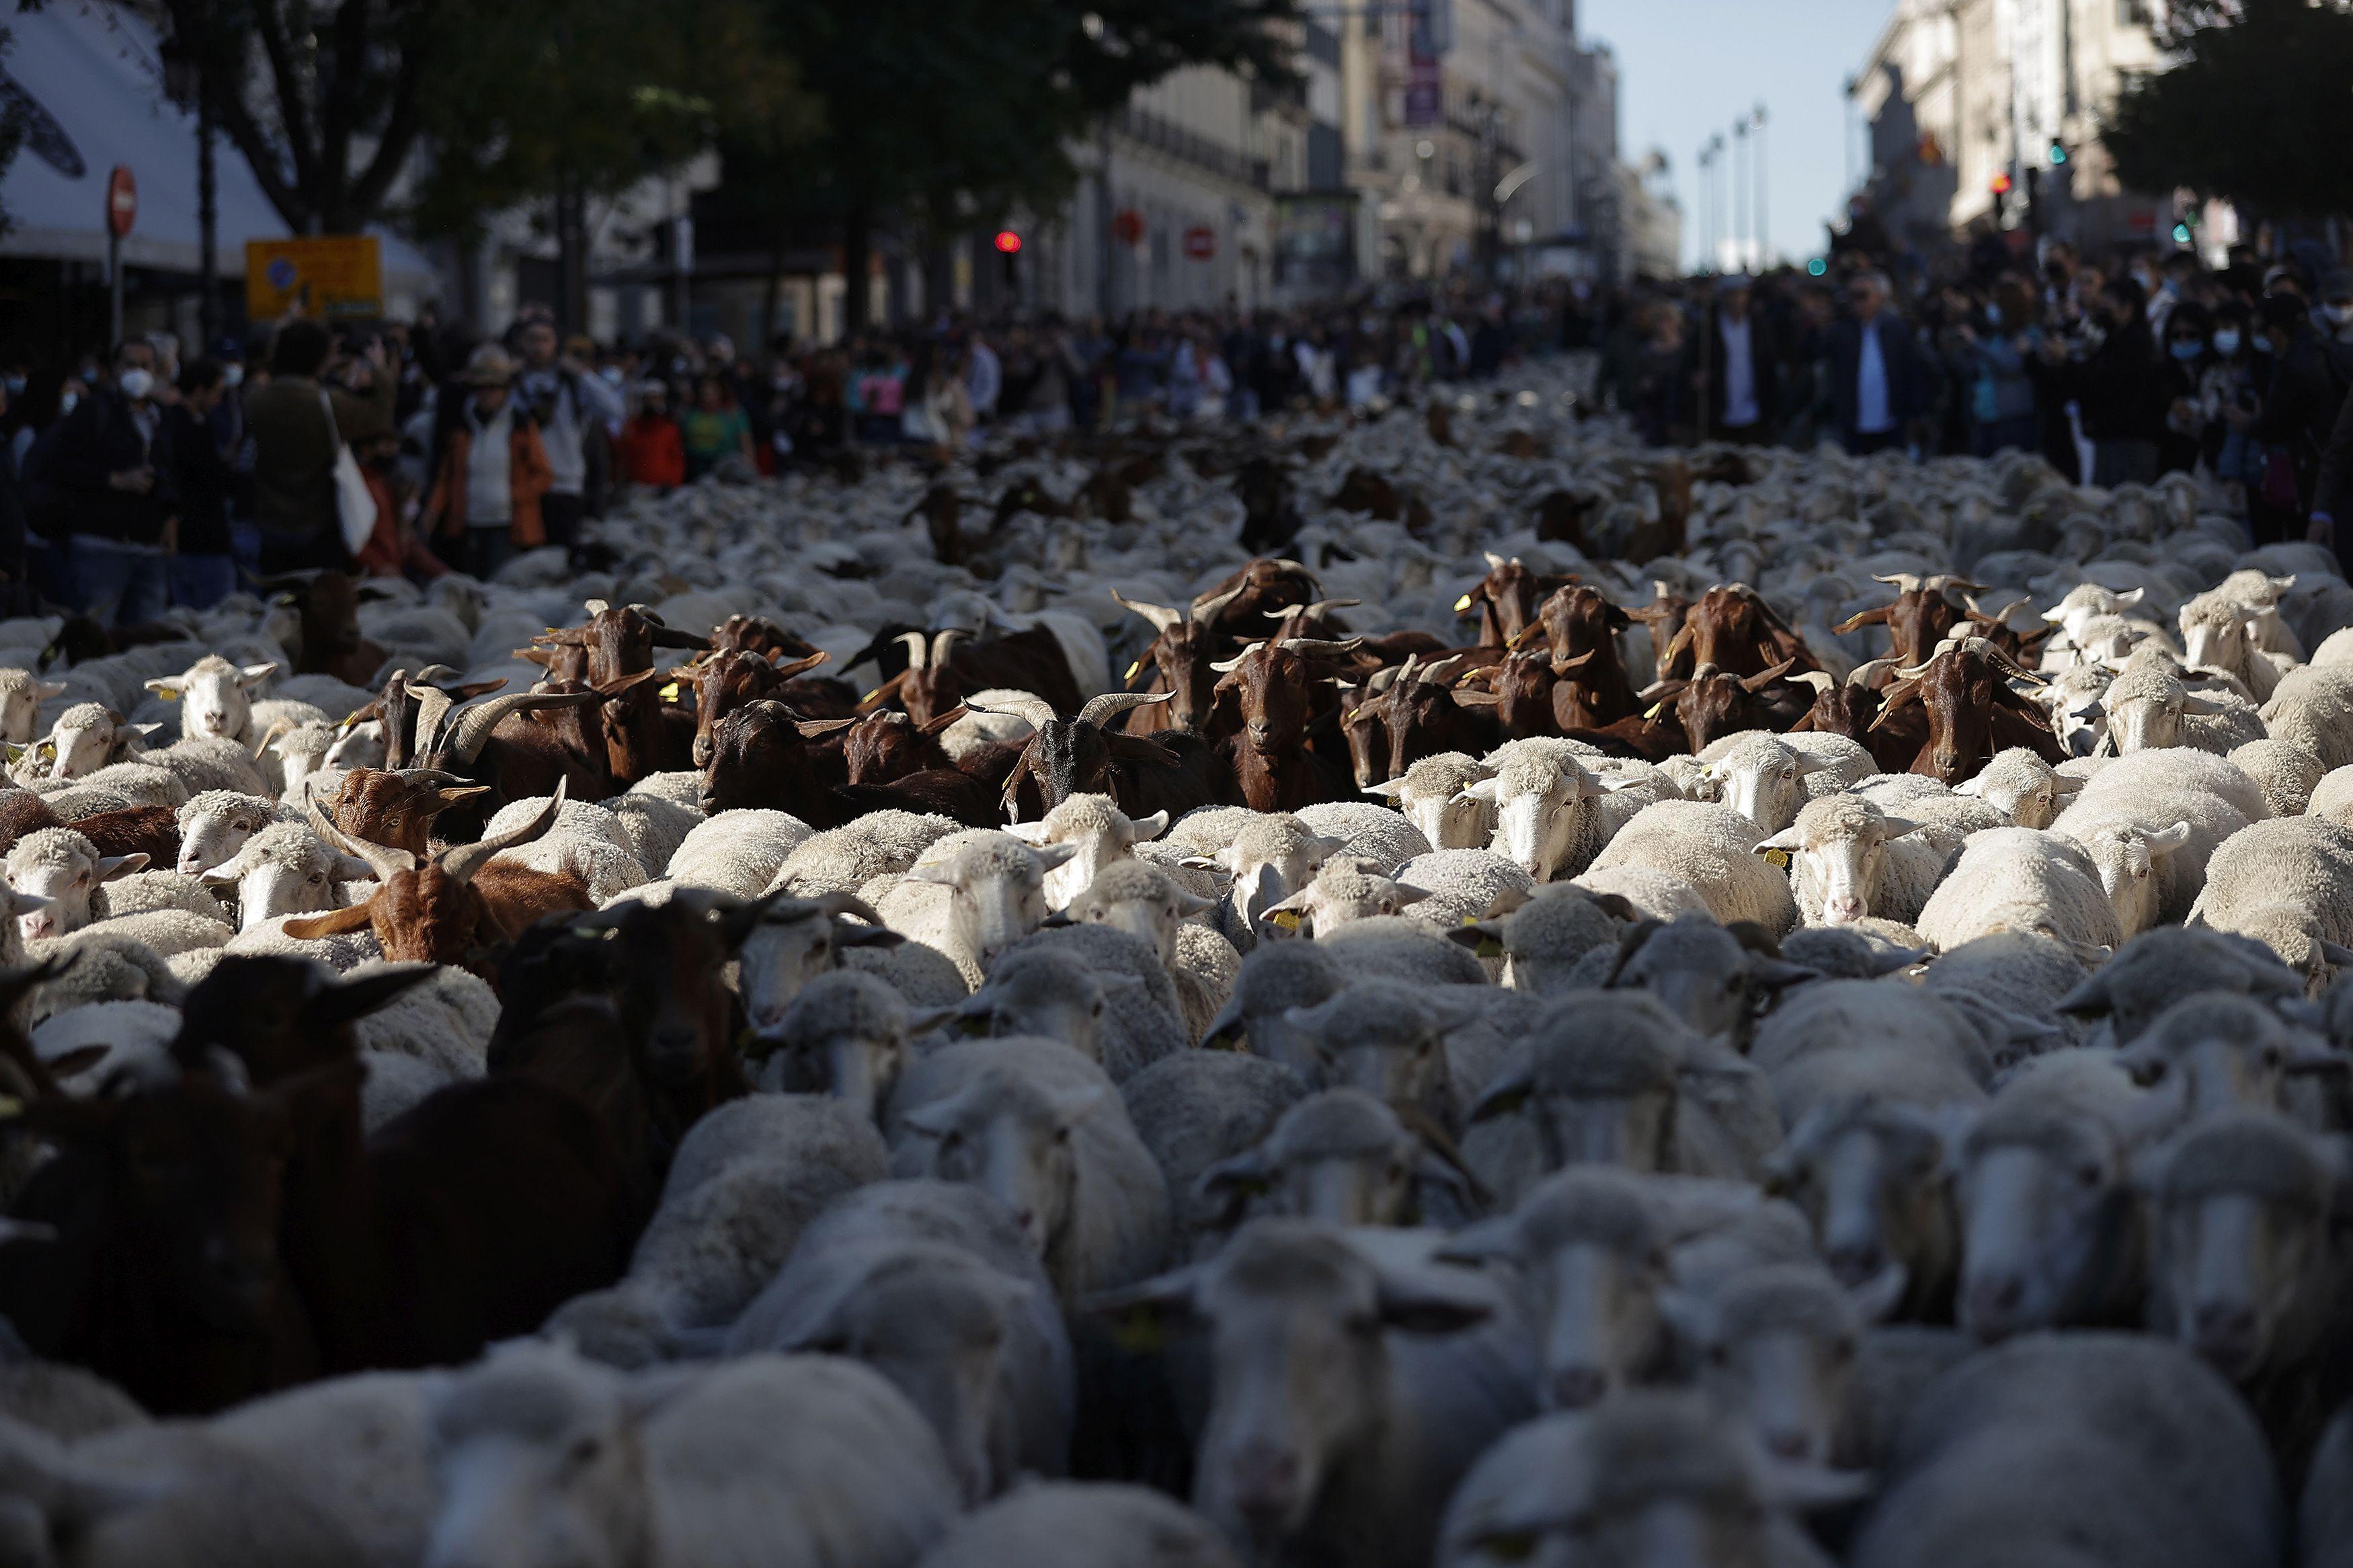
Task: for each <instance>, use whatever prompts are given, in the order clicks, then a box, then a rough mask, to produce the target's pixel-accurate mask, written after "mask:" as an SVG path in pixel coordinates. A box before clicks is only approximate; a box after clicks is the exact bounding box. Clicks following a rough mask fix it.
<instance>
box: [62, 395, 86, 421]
mask: <svg viewBox="0 0 2353 1568" xmlns="http://www.w3.org/2000/svg"><path fill="white" fill-rule="evenodd" d="M80 402H81V394H80V393H79V392H69V393H66V394H64V395H61V396H59V397H58V416H59V417H60V418H62V417H63V416H66V415H69V414H71V413H72V412H73V411H74V408H75V406H76V405H79V403H80Z"/></svg>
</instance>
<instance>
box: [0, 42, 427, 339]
mask: <svg viewBox="0 0 2353 1568" xmlns="http://www.w3.org/2000/svg"><path fill="white" fill-rule="evenodd" d="M6 26H7V30H8V34H9V37H10V47H9V49H8V53H7V57H6V59H5V67H0V93H5V94H6V95H7V96H9V97H10V98H13V99H15V100H16V101H17V102H18V103H19V104H20V105H21V106H22V107H23V109H24V110H25V113H26V133H25V144H24V146H23V148H22V149H21V150H20V151H19V152H18V153H17V154H16V161H15V162H14V163H10V164H9V165H8V170H7V174H6V175H5V177H0V206H5V208H6V210H7V214H8V218H9V223H10V227H9V230H8V233H7V234H6V236H5V237H0V256H29V257H42V258H52V259H57V260H69V261H103V260H104V259H105V258H106V227H105V221H104V220H105V206H106V182H107V176H108V174H109V173H110V172H111V171H112V169H113V168H114V166H115V165H116V164H118V163H120V164H122V165H124V166H126V167H128V168H129V169H130V170H131V173H132V176H133V177H134V178H135V179H136V180H137V181H138V184H139V216H138V221H137V222H136V223H135V224H134V225H133V226H132V231H131V234H130V237H128V238H126V239H125V240H123V242H122V258H123V260H124V261H126V262H127V263H129V264H130V265H131V266H133V267H149V268H163V269H164V270H168V271H173V272H185V273H190V274H194V273H196V272H198V271H201V270H202V266H201V258H200V255H199V246H198V233H197V226H196V127H195V116H194V115H193V114H189V113H185V112H183V111H182V110H179V109H176V108H174V106H173V105H172V104H170V103H169V102H167V101H165V100H164V95H163V89H162V75H161V68H160V64H159V60H158V56H157V49H156V39H155V34H154V32H153V29H152V28H150V27H149V26H147V25H146V24H145V23H144V22H142V21H141V20H140V19H139V18H138V17H137V16H133V15H132V14H131V12H130V11H129V10H128V9H127V8H124V7H119V6H115V5H106V4H102V3H100V0H49V4H48V5H45V6H44V7H42V9H40V10H38V11H26V12H17V11H16V10H15V9H14V8H13V7H12V8H11V10H10V14H9V15H8V16H7V18H6ZM214 167H215V169H216V171H217V178H216V187H217V195H216V204H217V216H216V241H215V246H216V249H215V254H216V257H217V258H218V262H217V264H218V266H219V268H220V273H221V276H222V277H224V278H241V277H243V276H244V275H245V242H246V241H247V240H248V239H282V238H284V237H286V236H287V235H289V234H290V233H291V232H292V231H291V230H290V228H289V227H288V226H287V225H286V222H285V220H284V219H282V218H280V216H278V210H277V209H276V208H275V207H273V206H271V205H269V199H268V198H267V197H265V196H264V195H262V194H261V186H260V185H259V183H257V182H256V181H255V179H254V177H253V172H252V171H251V170H250V169H248V168H247V167H246V164H245V159H244V158H243V157H242V156H241V155H240V154H239V153H237V150H236V149H235V148H234V147H231V146H230V145H229V144H228V143H227V141H226V139H224V140H221V141H219V142H216V144H215V158H214ZM382 237H383V240H384V272H385V292H386V293H387V294H388V295H391V296H393V297H395V298H397V299H400V300H407V301H414V300H418V299H424V298H429V297H431V296H433V295H435V294H437V293H438V292H439V288H438V280H437V279H436V277H435V274H434V270H433V266H432V263H430V262H429V261H427V259H426V258H425V257H424V255H423V254H422V253H421V252H419V251H418V250H417V247H414V246H412V245H409V244H407V243H406V242H405V241H403V240H400V239H397V238H395V237H392V236H390V235H383V236H382Z"/></svg>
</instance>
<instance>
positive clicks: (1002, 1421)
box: [778, 1247, 1021, 1507]
mask: <svg viewBox="0 0 2353 1568" xmlns="http://www.w3.org/2000/svg"><path fill="white" fill-rule="evenodd" d="M1020 1306H1021V1289H1020V1287H1019V1286H1018V1284H1016V1283H1015V1282H1013V1281H1012V1280H1009V1279H1006V1278H1005V1277H1004V1276H1002V1275H999V1274H997V1273H996V1272H995V1271H994V1270H992V1269H989V1268H985V1267H983V1266H981V1265H979V1264H977V1263H976V1262H975V1261H974V1260H973V1259H972V1258H969V1257H967V1256H965V1254H963V1253H961V1252H958V1251H955V1250H953V1249H951V1248H948V1247H926V1248H922V1249H920V1250H916V1251H913V1252H911V1253H909V1254H906V1255H903V1256H901V1257H899V1258H893V1259H892V1262H891V1263H890V1264H885V1265H883V1266H882V1267H881V1268H878V1269H876V1270H875V1271H874V1272H872V1273H870V1274H869V1275H867V1277H866V1278H865V1279H861V1280H860V1282H859V1284H858V1287H857V1288H856V1289H851V1290H847V1291H844V1292H842V1294H841V1295H840V1296H839V1298H838V1299H837V1300H835V1301H834V1302H833V1303H832V1306H831V1308H830V1310H828V1311H827V1312H826V1313H825V1315H824V1316H822V1317H819V1318H817V1319H815V1320H814V1321H812V1322H811V1323H810V1324H809V1326H808V1328H807V1331H806V1332H805V1333H803V1334H801V1335H799V1336H797V1337H796V1339H795V1340H794V1342H791V1343H789V1344H786V1345H782V1346H779V1347H778V1348H779V1349H783V1350H792V1351H807V1352H816V1353H820V1354H826V1355H844V1356H849V1357H851V1358H853V1359H855V1360H857V1361H861V1362H864V1363H866V1364H867V1365H868V1366H871V1367H872V1368H873V1369H874V1370H875V1371H876V1372H878V1373H881V1374H882V1376H883V1377H884V1378H886V1379H888V1380H889V1381H890V1383H891V1384H892V1386H893V1387H895V1388H897V1389H898V1390H899V1392H900V1393H902V1394H905V1395H906V1396H907V1400H908V1403H910V1404H912V1405H914V1407H915V1408H916V1409H917V1410H918V1411H920V1412H922V1413H923V1419H924V1420H925V1421H927V1422H928V1423H930V1425H931V1428H932V1430H933V1431H934V1433H936V1434H938V1436H939V1439H940V1447H941V1448H942V1450H943V1451H944V1453H945V1454H946V1456H947V1461H948V1468H949V1469H950V1470H951V1471H952V1472H954V1474H955V1479H956V1483H957V1485H958V1486H959V1487H960V1488H961V1489H963V1492H964V1497H965V1502H966V1503H968V1504H971V1505H973V1506H976V1507H977V1506H978V1505H979V1504H980V1503H982V1502H985V1501H986V1500H987V1499H988V1498H989V1497H991V1496H992V1495H994V1494H995V1493H996V1492H997V1490H998V1489H1000V1488H1002V1487H1005V1486H1007V1485H1009V1484H1010V1483H1011V1482H1012V1480H1013V1479H1014V1472H1015V1470H1016V1468H1018V1452H1017V1451H1016V1450H1015V1447H1014V1444H1013V1441H1012V1438H1013V1436H1014V1428H1013V1426H1012V1421H1013V1414H1012V1412H1011V1411H1009V1410H1008V1408H1007V1397H1008V1382H1009V1378H1010V1376H1011V1372H1010V1369H1008V1367H1007V1365H1006V1362H1005V1354H1004V1350H1005V1342H1006V1341H1007V1339H1008V1337H1010V1320H1011V1318H1012V1316H1013V1314H1014V1313H1015V1312H1017V1311H1018V1310H1020Z"/></svg>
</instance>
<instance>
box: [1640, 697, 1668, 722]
mask: <svg viewBox="0 0 2353 1568" xmlns="http://www.w3.org/2000/svg"><path fill="white" fill-rule="evenodd" d="M1665 706H1666V702H1665V700H1663V699H1662V700H1660V701H1657V702H1653V703H1651V710H1650V711H1649V712H1648V713H1645V714H1643V715H1642V717H1643V718H1645V719H1655V718H1657V717H1658V716H1659V710H1660V709H1662V708H1664V707H1665Z"/></svg>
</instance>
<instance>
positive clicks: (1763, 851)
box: [1749, 827, 1798, 855]
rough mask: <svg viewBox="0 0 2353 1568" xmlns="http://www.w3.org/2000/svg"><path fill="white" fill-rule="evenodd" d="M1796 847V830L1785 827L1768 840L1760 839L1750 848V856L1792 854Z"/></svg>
mask: <svg viewBox="0 0 2353 1568" xmlns="http://www.w3.org/2000/svg"><path fill="white" fill-rule="evenodd" d="M1797 847H1798V830H1797V829H1796V828H1794V827H1785V828H1783V829H1781V831H1780V832H1778V833H1776V834H1775V835H1773V837H1770V838H1760V839H1758V840H1757V842H1756V843H1755V844H1754V845H1752V846H1750V847H1749V853H1750V854H1752V855H1767V854H1794V853H1796V851H1797Z"/></svg>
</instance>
